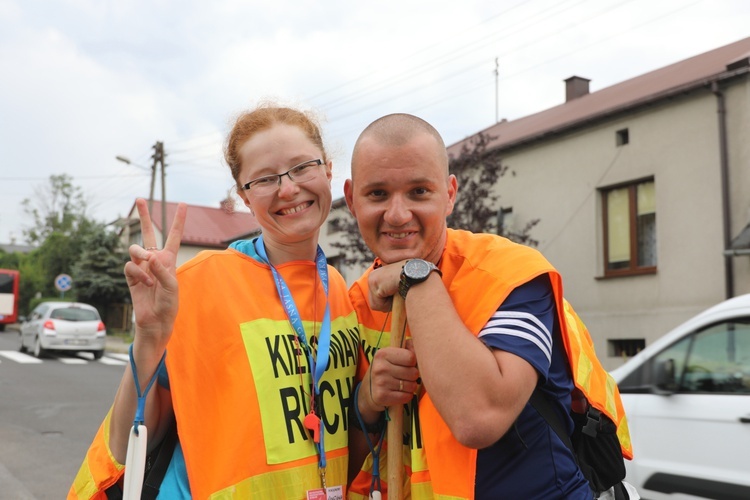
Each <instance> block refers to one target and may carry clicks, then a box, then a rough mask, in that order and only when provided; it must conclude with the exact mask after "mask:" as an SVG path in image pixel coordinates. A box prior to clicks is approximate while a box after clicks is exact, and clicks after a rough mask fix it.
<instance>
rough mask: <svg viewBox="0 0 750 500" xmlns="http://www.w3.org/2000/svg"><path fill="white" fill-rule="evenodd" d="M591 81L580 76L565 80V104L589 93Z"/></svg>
mask: <svg viewBox="0 0 750 500" xmlns="http://www.w3.org/2000/svg"><path fill="white" fill-rule="evenodd" d="M590 81H591V80H589V79H588V78H583V77H580V76H571V77H570V78H568V79H566V80H565V102H570V101H572V100H573V99H578V98H579V97H583V96H585V95H586V94H588V93H589V82H590Z"/></svg>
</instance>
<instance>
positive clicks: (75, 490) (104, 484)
mask: <svg viewBox="0 0 750 500" xmlns="http://www.w3.org/2000/svg"><path fill="white" fill-rule="evenodd" d="M111 419H112V408H111V407H110V409H109V411H108V412H107V415H106V416H105V417H104V421H103V422H102V424H101V427H100V429H99V432H97V435H96V436H95V437H94V442H93V443H92V445H91V447H90V448H89V450H88V451H87V452H86V456H85V457H84V459H83V463H82V464H81V467H80V469H78V473H77V474H76V477H75V479H74V480H73V484H72V485H71V487H70V491H69V492H68V498H69V499H86V500H88V499H90V498H93V497H94V495H96V494H97V493H100V492H102V491H103V490H104V489H106V488H108V487H109V486H111V485H112V484H114V483H115V481H117V479H118V478H119V475H120V473H121V472H122V471H123V470H124V469H125V466H124V465H123V464H121V463H119V462H118V461H117V460H115V457H114V455H112V450H111V449H110V448H109V430H110V421H111ZM101 450H106V454H107V457H106V459H108V461H109V462H108V463H107V462H104V463H98V464H97V461H99V462H102V461H103V460H106V459H104V458H103V457H102V456H101V453H96V452H97V451H101ZM112 472H114V473H116V475H114V476H111V475H109V474H111V473H112ZM95 475H104V477H95Z"/></svg>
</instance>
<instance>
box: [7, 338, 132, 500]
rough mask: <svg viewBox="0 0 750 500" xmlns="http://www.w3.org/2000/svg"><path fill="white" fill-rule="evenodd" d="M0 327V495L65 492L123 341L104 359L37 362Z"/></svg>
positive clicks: (95, 423)
mask: <svg viewBox="0 0 750 500" xmlns="http://www.w3.org/2000/svg"><path fill="white" fill-rule="evenodd" d="M19 345H20V342H19V336H18V333H17V332H16V331H13V330H7V331H5V332H0V500H6V499H7V500H34V499H36V500H42V499H55V500H57V499H61V498H65V496H66V494H67V492H68V489H69V488H70V485H71V484H72V482H73V478H74V477H75V475H76V473H77V471H78V468H79V467H80V465H81V463H82V461H83V458H84V456H85V454H86V450H87V449H88V447H89V444H90V443H91V440H92V439H93V437H94V435H95V434H96V431H97V429H98V428H99V424H100V423H101V421H102V419H103V418H104V415H105V414H106V413H107V411H108V410H109V407H110V406H111V404H112V401H113V399H114V395H115V390H116V389H117V385H118V384H119V381H120V378H121V377H122V374H123V371H124V369H125V363H126V361H125V359H124V357H125V356H124V355H123V354H116V353H114V352H113V351H121V352H123V351H125V350H126V347H123V348H118V347H117V346H113V347H112V349H111V350H108V351H107V353H106V354H105V356H104V358H102V360H100V361H94V360H93V358H92V357H90V356H89V355H87V354H83V353H82V354H80V355H76V354H71V355H69V356H56V357H51V358H48V359H43V360H41V362H39V361H38V360H35V358H31V357H30V356H27V355H22V354H20V353H19V352H18V346H19Z"/></svg>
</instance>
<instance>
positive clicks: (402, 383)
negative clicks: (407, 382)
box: [398, 380, 404, 392]
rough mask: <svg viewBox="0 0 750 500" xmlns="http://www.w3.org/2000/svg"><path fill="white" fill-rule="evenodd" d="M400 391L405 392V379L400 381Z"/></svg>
mask: <svg viewBox="0 0 750 500" xmlns="http://www.w3.org/2000/svg"><path fill="white" fill-rule="evenodd" d="M398 392H404V381H403V380H399V381H398Z"/></svg>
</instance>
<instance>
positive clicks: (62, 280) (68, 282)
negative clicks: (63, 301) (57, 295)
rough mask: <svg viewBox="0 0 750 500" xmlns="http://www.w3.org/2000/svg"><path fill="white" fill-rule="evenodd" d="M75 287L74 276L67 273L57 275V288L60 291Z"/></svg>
mask: <svg viewBox="0 0 750 500" xmlns="http://www.w3.org/2000/svg"><path fill="white" fill-rule="evenodd" d="M72 287H73V278H71V277H70V276H68V275H67V274H58V275H57V276H56V277H55V288H57V290H58V291H60V292H67V291H68V290H70V289H71V288H72Z"/></svg>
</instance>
